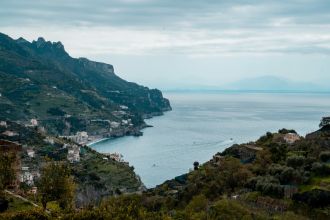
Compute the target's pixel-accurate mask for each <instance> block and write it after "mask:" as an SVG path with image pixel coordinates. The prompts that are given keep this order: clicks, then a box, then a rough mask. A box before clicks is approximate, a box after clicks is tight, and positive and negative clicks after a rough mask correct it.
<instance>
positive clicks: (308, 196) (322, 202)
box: [292, 189, 330, 208]
mask: <svg viewBox="0 0 330 220" xmlns="http://www.w3.org/2000/svg"><path fill="white" fill-rule="evenodd" d="M292 199H293V200H294V201H296V202H303V203H306V204H307V205H308V206H311V207H314V208H318V207H325V206H328V205H330V192H329V191H325V190H320V189H314V190H311V191H307V192H304V193H297V194H294V195H293V197H292Z"/></svg>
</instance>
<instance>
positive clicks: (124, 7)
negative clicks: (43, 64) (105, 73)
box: [0, 0, 330, 56]
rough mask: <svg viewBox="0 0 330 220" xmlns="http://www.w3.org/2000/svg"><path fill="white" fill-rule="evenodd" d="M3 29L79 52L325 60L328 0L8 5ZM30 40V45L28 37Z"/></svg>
mask: <svg viewBox="0 0 330 220" xmlns="http://www.w3.org/2000/svg"><path fill="white" fill-rule="evenodd" d="M0 4H1V7H0V31H3V32H6V31H7V32H8V33H11V34H12V35H14V36H15V37H18V36H19V35H23V36H27V38H36V37H37V36H38V35H46V36H45V37H48V38H50V39H54V40H57V39H60V40H62V41H64V43H65V44H66V45H68V47H69V48H70V50H71V51H73V53H74V54H76V55H79V54H86V52H88V53H94V54H105V53H112V54H173V53H175V54H186V55H189V56H209V55H219V54H220V55H229V56H230V55H235V54H237V53H243V54H250V53H253V54H269V53H271V54H273V53H284V54H286V53H289V54H291V53H298V54H311V53H313V54H314V53H317V54H326V55H329V52H330V4H329V2H328V0H314V1H313V0H299V1H298V0H292V1H281V0H279V1H267V0H266V1H264V0H254V1H246V0H236V1H235V0H234V1H232V0H227V1H218V0H206V1H205V0H204V1H200V0H190V1H186V0H181V1H180V0H167V1H163V0H94V1H88V0H71V1H65V0H57V1H45V0H29V1H25V0H21V1H19V0H2V1H1V3H0ZM30 40H31V39H30Z"/></svg>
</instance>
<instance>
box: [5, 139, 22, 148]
mask: <svg viewBox="0 0 330 220" xmlns="http://www.w3.org/2000/svg"><path fill="white" fill-rule="evenodd" d="M0 151H22V146H21V145H20V144H18V143H15V142H12V141H7V140H0Z"/></svg>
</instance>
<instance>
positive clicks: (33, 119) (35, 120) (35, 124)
mask: <svg viewBox="0 0 330 220" xmlns="http://www.w3.org/2000/svg"><path fill="white" fill-rule="evenodd" d="M31 125H32V126H34V127H35V126H38V120H37V119H35V118H32V119H31Z"/></svg>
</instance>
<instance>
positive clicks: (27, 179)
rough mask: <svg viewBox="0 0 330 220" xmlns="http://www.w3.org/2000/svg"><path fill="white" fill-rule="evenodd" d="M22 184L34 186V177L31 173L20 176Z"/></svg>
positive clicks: (26, 172)
mask: <svg viewBox="0 0 330 220" xmlns="http://www.w3.org/2000/svg"><path fill="white" fill-rule="evenodd" d="M20 182H21V183H26V184H28V185H29V186H31V185H33V184H34V182H33V175H32V174H31V173H30V172H29V171H24V172H22V173H21V175H20Z"/></svg>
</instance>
